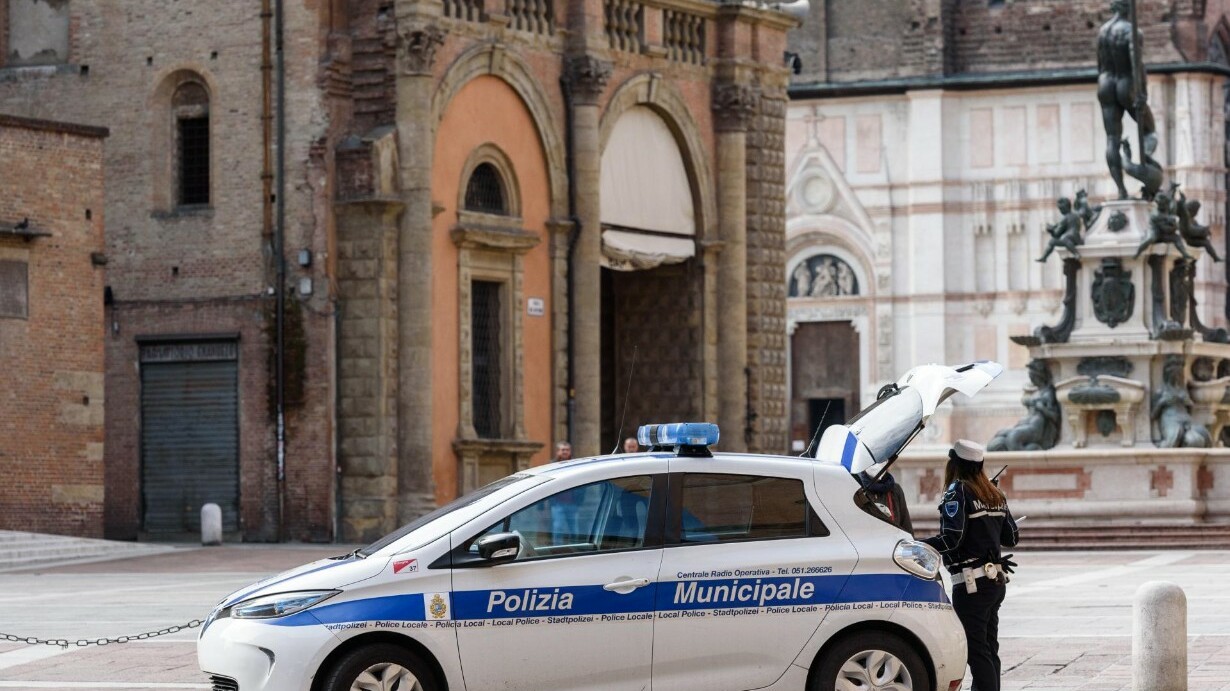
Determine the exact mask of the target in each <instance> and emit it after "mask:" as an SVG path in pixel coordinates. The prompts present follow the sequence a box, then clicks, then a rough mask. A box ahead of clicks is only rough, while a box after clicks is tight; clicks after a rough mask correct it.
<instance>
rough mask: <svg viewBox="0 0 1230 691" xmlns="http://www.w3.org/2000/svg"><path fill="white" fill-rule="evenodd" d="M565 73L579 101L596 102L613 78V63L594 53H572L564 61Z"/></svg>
mask: <svg viewBox="0 0 1230 691" xmlns="http://www.w3.org/2000/svg"><path fill="white" fill-rule="evenodd" d="M564 74H565V76H566V77H565V78H566V79H567V80H568V84H569V85H570V86H571V87H572V94H573V97H574V98H575V99H576V100H577V102H578V103H587V104H594V103H597V102H598V99H599V98H601V97H602V92H603V91H605V90H606V83H607V82H608V81H610V79H611V63H609V62H607V61H605V60H601V59H599V58H596V57H594V56H593V55H570V56H568V58H567V60H566V61H565V63H564Z"/></svg>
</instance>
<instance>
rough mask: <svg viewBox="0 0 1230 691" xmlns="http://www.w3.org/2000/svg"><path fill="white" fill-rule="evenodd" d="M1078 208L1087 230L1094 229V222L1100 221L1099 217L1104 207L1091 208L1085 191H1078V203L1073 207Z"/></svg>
mask: <svg viewBox="0 0 1230 691" xmlns="http://www.w3.org/2000/svg"><path fill="white" fill-rule="evenodd" d="M1072 206H1073V207H1075V208H1076V213H1078V214H1080V216H1081V220H1082V221H1084V222H1085V229H1086V230H1088V229H1090V228H1092V227H1093V222H1094V221H1096V220H1098V216H1100V215H1101V214H1102V205H1101V204H1098V205H1097V206H1089V195H1088V194H1086V193H1085V190H1083V189H1081V190H1077V191H1076V201H1075V202H1074V203H1073V205H1072Z"/></svg>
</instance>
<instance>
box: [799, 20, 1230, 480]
mask: <svg viewBox="0 0 1230 691" xmlns="http://www.w3.org/2000/svg"><path fill="white" fill-rule="evenodd" d="M1137 7H1138V13H1139V21H1140V26H1141V28H1142V31H1143V34H1144V57H1145V60H1146V62H1147V64H1148V70H1149V100H1150V104H1151V106H1152V109H1153V113H1154V114H1155V116H1156V118H1157V120H1158V132H1159V134H1160V136H1159V139H1160V144H1159V147H1158V152H1157V153H1156V154H1154V157H1155V158H1157V160H1159V161H1161V162H1162V163H1163V165H1164V166H1165V168H1166V172H1167V177H1168V178H1169V179H1172V180H1175V181H1177V182H1180V183H1182V189H1183V190H1184V191H1185V192H1186V194H1187V195H1188V197H1190V198H1193V199H1199V200H1201V201H1203V203H1204V206H1203V210H1202V212H1201V218H1202V222H1203V223H1206V224H1208V225H1210V226H1211V227H1212V228H1213V233H1214V241H1215V242H1216V243H1218V246H1219V247H1221V246H1224V244H1225V241H1226V238H1225V232H1224V226H1225V216H1226V213H1225V211H1226V192H1225V190H1226V148H1225V143H1226V127H1227V124H1226V123H1227V100H1226V94H1227V93H1230V91H1228V90H1227V88H1226V86H1227V79H1228V78H1230V61H1228V60H1227V58H1226V56H1227V54H1230V51H1228V50H1227V46H1230V42H1228V41H1230V22H1228V20H1227V17H1226V15H1227V11H1228V10H1230V3H1225V2H1218V1H1208V2H1192V1H1190V0H1174V1H1167V2H1161V1H1155V0H1138V1H1137ZM1109 17H1110V12H1109V2H1107V1H1106V0H1079V1H1073V0H1029V1H1024V0H998V1H997V0H942V1H936V2H910V1H907V0H866V1H865V2H864V1H860V2H858V3H849V2H839V1H835V0H829V1H817V2H813V3H812V10H811V15H810V16H809V17H808V19H807V21H806V22H805V23H804V25H803V26H802V27H801V28H799V29H797V30H796V31H795V32H793V33H792V35H791V47H790V50H791V51H792V52H795V53H797V54H798V55H799V57H800V61H801V73H800V74H798V75H797V76H796V77H795V80H794V83H793V84H792V86H791V87H790V94H791V105H790V114H789V116H788V124H787V145H786V151H787V154H786V156H787V166H786V169H787V200H788V202H787V203H788V209H789V211H788V221H787V228H788V230H787V262H786V264H787V267H786V268H787V271H786V273H785V274H784V275H783V276H782V280H783V282H784V283H785V284H786V285H787V287H788V290H789V293H790V296H791V297H790V298H789V299H788V303H789V307H788V321H789V328H790V332H791V336H790V338H791V372H792V374H791V379H790V381H791V386H792V390H791V394H790V395H791V409H792V412H791V428H792V434H791V437H792V443H794V444H795V445H798V444H800V443H801V442H800V440H803V439H806V437H807V436H808V433H809V430H810V429H812V428H814V426H815V424H816V423H817V422H818V420H819V416H820V414H821V412H822V410H823V408H824V407H825V406H833V407H834V408H833V409H836V408H837V407H844V413H845V414H849V413H850V411H851V409H852V408H853V409H857V408H858V407H860V405H861V404H866V403H868V402H869V401H871V400H873V398H874V395H875V392H876V391H877V390H878V388H879V386H880V385H882V384H883V383H885V382H887V381H891V380H892V379H893V378H895V377H896V376H897V375H899V374H900V373H901V372H903V371H904V370H905V369H906V368H908V367H910V366H912V365H914V364H917V363H920V362H930V361H946V362H958V361H965V360H969V359H973V358H992V359H997V360H999V361H1001V362H1004V363H1005V364H1006V365H1007V366H1008V368H1009V369H1008V371H1007V372H1006V373H1005V375H1004V376H1003V377H1001V378H1000V380H999V381H997V382H996V384H995V385H994V386H993V387H991V388H990V389H988V391H987V392H985V393H984V394H982V395H980V397H979V403H978V406H977V407H976V408H973V407H966V406H963V402H962V401H959V400H958V401H954V403H953V407H952V409H951V410H950V411H948V412H947V413H945V415H943V416H942V417H941V418H940V419H939V420H937V423H938V424H933V425H930V426H929V427H928V430H927V431H926V432H925V433H924V436H925V437H926V438H925V439H924V440H923V441H924V444H923V446H924V448H925V447H926V446H927V445H931V446H932V447H933V448H935V447H939V446H940V445H942V444H944V443H945V442H947V441H949V440H951V439H953V438H956V437H960V436H971V437H973V438H975V439H983V440H987V439H989V438H990V437H991V435H992V434H994V432H995V431H996V430H997V429H1000V428H1002V427H1004V426H1006V425H1008V424H1011V423H1012V422H1014V421H1015V420H1016V419H1017V418H1018V417H1019V416H1020V414H1021V408H1020V398H1021V393H1022V389H1023V388H1024V387H1025V386H1026V385H1027V383H1028V382H1027V378H1026V373H1025V369H1024V368H1025V365H1026V361H1027V359H1028V353H1027V352H1026V349H1025V348H1024V347H1021V346H1017V345H1015V344H1014V343H1012V342H1011V341H1010V340H1009V337H1010V336H1012V335H1018V334H1027V333H1029V332H1030V331H1031V330H1032V329H1033V328H1034V327H1037V326H1040V325H1043V324H1055V323H1056V322H1057V321H1058V320H1059V316H1060V313H1061V299H1062V294H1063V285H1064V277H1063V274H1062V270H1061V267H1060V261H1059V260H1058V259H1056V258H1054V257H1052V258H1051V262H1050V263H1046V264H1044V263H1039V262H1037V261H1035V260H1036V259H1037V258H1038V257H1040V256H1041V255H1042V253H1043V251H1044V248H1045V245H1046V240H1047V239H1048V236H1047V235H1046V232H1045V226H1046V224H1048V223H1052V222H1054V221H1055V220H1056V219H1057V218H1058V217H1059V213H1058V212H1057V211H1056V210H1055V209H1056V200H1057V198H1058V197H1061V196H1067V197H1072V196H1074V195H1075V193H1076V192H1077V191H1078V190H1080V189H1084V190H1086V191H1087V192H1088V195H1089V200H1090V202H1091V203H1093V204H1097V203H1100V202H1101V200H1103V199H1106V198H1113V197H1114V195H1115V188H1114V185H1113V182H1112V181H1111V179H1110V176H1109V175H1108V174H1107V172H1106V162H1105V157H1104V151H1105V147H1106V135H1105V132H1104V130H1103V124H1102V118H1101V110H1100V107H1099V104H1098V101H1097V96H1096V93H1095V81H1096V50H1095V42H1096V36H1097V32H1098V29H1099V27H1100V26H1101V25H1102V24H1103V22H1105V21H1106V20H1107V19H1108V18H1109ZM1124 129H1125V131H1124V136H1125V137H1132V138H1134V137H1135V130H1134V125H1133V124H1131V123H1130V120H1128V121H1125V125H1124ZM1133 141H1135V140H1134V139H1133ZM1129 187H1131V188H1132V191H1133V192H1135V187H1136V185H1135V183H1133V184H1132V185H1130V186H1129ZM821 269H823V271H821ZM1197 270H1198V275H1197V281H1196V286H1195V292H1196V295H1197V297H1198V304H1199V306H1200V310H1201V316H1202V319H1203V321H1204V322H1205V323H1213V324H1217V325H1224V324H1225V323H1226V322H1225V309H1226V305H1227V303H1226V278H1225V273H1224V272H1225V270H1226V269H1225V265H1224V264H1214V263H1213V262H1211V261H1209V260H1207V259H1206V260H1202V261H1201V262H1200V263H1199V265H1198V268H1197ZM822 274H823V275H822ZM829 276H836V277H837V278H830V277H829ZM843 277H844V282H843V281H842V280H841V279H842V278H843ZM817 278H820V280H817ZM850 362H857V363H858V366H857V368H849V367H847V366H846V364H847V363H850ZM817 373H819V376H817ZM825 373H828V374H827V375H826V374H825ZM907 491H913V490H912V489H909V488H908V489H907Z"/></svg>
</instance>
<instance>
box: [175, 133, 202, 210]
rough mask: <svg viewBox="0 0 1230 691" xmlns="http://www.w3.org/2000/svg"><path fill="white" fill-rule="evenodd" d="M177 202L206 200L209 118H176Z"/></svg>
mask: <svg viewBox="0 0 1230 691" xmlns="http://www.w3.org/2000/svg"><path fill="white" fill-rule="evenodd" d="M179 203H180V204H181V205H185V206H186V205H190V204H208V203H209V118H207V117H205V118H183V119H181V120H180V121H179Z"/></svg>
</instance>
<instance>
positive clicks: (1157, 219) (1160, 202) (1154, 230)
mask: <svg viewBox="0 0 1230 691" xmlns="http://www.w3.org/2000/svg"><path fill="white" fill-rule="evenodd" d="M1153 201H1154V204H1155V208H1154V209H1153V213H1151V214H1149V235H1148V236H1147V237H1146V238H1145V239H1144V240H1143V241H1142V242H1141V243H1140V247H1138V248H1137V249H1136V254H1135V256H1137V257H1139V256H1140V255H1141V254H1142V253H1144V251H1145V250H1146V249H1148V248H1149V246H1151V245H1155V244H1158V243H1162V242H1167V243H1170V244H1172V245H1174V246H1175V247H1176V248H1177V249H1178V250H1179V254H1182V255H1183V258H1184V259H1191V258H1192V257H1191V255H1190V254H1188V253H1187V248H1185V247H1184V246H1183V238H1182V237H1181V236H1180V235H1179V217H1178V216H1176V215H1175V214H1174V212H1173V209H1172V208H1171V204H1170V195H1169V194H1167V193H1165V192H1158V193H1157V196H1156V197H1155V198H1154V200H1153Z"/></svg>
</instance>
